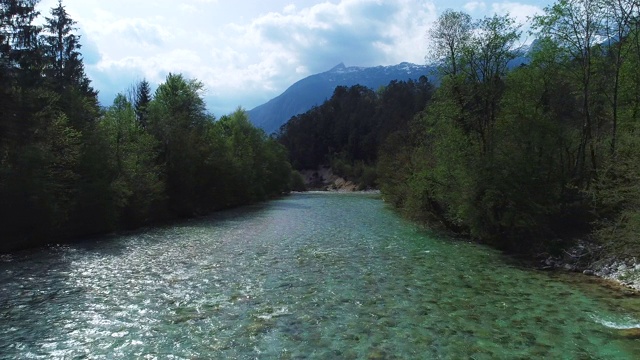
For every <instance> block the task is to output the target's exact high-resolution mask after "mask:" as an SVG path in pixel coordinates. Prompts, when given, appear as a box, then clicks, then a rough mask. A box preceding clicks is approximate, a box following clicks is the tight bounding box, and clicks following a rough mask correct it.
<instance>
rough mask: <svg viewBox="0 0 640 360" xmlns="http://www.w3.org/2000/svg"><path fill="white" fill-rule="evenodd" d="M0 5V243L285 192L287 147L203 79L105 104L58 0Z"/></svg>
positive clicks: (50, 237)
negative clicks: (217, 101) (213, 94)
mask: <svg viewBox="0 0 640 360" xmlns="http://www.w3.org/2000/svg"><path fill="white" fill-rule="evenodd" d="M36 3H37V1H35V0H6V1H4V0H3V1H2V2H1V3H0V6H1V8H0V20H1V22H0V24H2V25H1V27H0V199H1V201H0V219H1V220H0V223H1V224H2V226H0V239H2V242H1V243H0V251H8V250H11V249H17V248H22V247H27V246H33V245H38V244H42V243H46V242H51V241H58V240H64V239H70V238H74V237H79V236H82V235H87V234H94V233H103V232H107V231H112V230H117V229H123V228H133V227H137V226H141V225H144V224H148V223H150V222H154V221H160V220H167V219H171V218H175V217H184V216H192V215H194V214H203V213H206V212H209V211H212V210H216V209H221V208H227V207H232V206H237V205H241V204H246V203H251V202H255V201H260V200H264V199H267V198H269V197H271V196H274V195H278V194H281V193H282V192H285V191H288V188H289V180H290V177H291V168H290V165H289V163H288V161H287V156H286V153H285V149H284V148H283V147H282V146H281V145H279V144H278V143H277V142H275V141H274V140H271V139H269V138H268V137H267V136H266V135H265V134H264V132H263V131H261V130H258V129H256V128H254V127H253V126H252V125H251V124H250V123H249V121H248V119H247V115H246V114H245V112H244V111H243V110H241V109H239V110H238V111H236V112H235V113H233V114H231V115H229V116H223V117H222V118H221V119H219V120H218V121H216V119H215V118H214V117H213V115H210V114H209V113H207V111H206V109H205V104H204V101H203V99H202V97H201V90H202V86H203V85H202V83H200V82H199V81H197V80H190V79H186V78H184V77H183V76H181V75H176V74H169V75H168V76H167V78H166V81H165V82H164V83H163V84H161V85H160V86H159V87H158V88H157V90H156V91H155V93H153V94H152V93H151V90H150V88H149V84H148V83H147V82H146V81H142V82H140V83H139V84H137V85H136V86H135V91H131V92H130V94H129V95H128V96H124V95H118V96H117V97H116V99H115V100H114V103H113V105H111V106H109V107H108V108H106V109H102V108H100V107H99V106H98V101H97V92H96V91H95V90H94V89H92V88H91V86H90V81H89V79H88V78H87V76H86V75H85V72H84V66H83V62H82V55H81V53H80V42H79V40H80V38H79V36H78V35H76V33H75V32H76V30H77V29H76V28H74V24H75V22H74V21H73V20H72V19H70V18H69V16H68V14H67V12H66V11H65V8H64V7H63V6H62V3H59V4H58V6H57V7H56V8H54V9H52V10H51V12H50V15H49V16H48V17H45V21H44V25H42V26H39V25H35V23H36V19H37V18H38V16H39V14H38V13H37V12H36V11H35V9H34V7H35V5H36Z"/></svg>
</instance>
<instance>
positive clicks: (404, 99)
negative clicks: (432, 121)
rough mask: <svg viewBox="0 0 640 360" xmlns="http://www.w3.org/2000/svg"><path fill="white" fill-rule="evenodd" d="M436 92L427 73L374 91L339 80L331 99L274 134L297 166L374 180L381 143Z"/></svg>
mask: <svg viewBox="0 0 640 360" xmlns="http://www.w3.org/2000/svg"><path fill="white" fill-rule="evenodd" d="M432 93H433V86H432V84H431V83H429V81H428V80H427V78H426V77H424V76H423V77H421V78H420V79H419V80H417V81H413V80H408V81H392V82H391V83H389V84H388V85H387V86H384V87H381V88H380V89H378V90H377V91H373V90H371V89H369V88H366V87H364V86H360V85H356V86H352V87H346V86H338V87H337V88H336V89H335V91H334V93H333V95H332V96H331V98H330V99H328V100H327V101H325V102H324V103H323V104H322V105H320V106H316V107H314V108H312V109H311V110H309V111H307V112H306V113H303V114H300V115H297V116H294V117H292V118H291V119H290V120H289V121H288V122H287V123H285V124H284V125H282V127H281V128H280V131H279V132H278V133H277V134H276V137H277V138H278V140H279V141H280V143H281V144H283V145H284V146H285V147H286V148H287V150H288V152H289V154H290V160H291V164H292V165H293V167H294V168H296V169H298V170H303V169H317V168H318V167H320V166H330V167H331V168H332V169H333V172H334V173H336V174H337V175H340V176H342V177H344V178H346V179H347V180H352V181H354V182H356V183H359V184H360V187H361V188H362V189H364V188H370V187H375V186H376V178H377V174H376V163H377V160H378V149H379V148H380V145H381V144H382V143H383V142H384V140H385V139H386V138H387V136H388V135H389V134H391V133H393V132H395V131H397V130H399V129H404V128H406V127H407V126H408V123H409V121H410V120H411V118H412V117H413V116H414V115H415V114H416V113H417V112H418V111H420V110H422V109H423V108H424V106H425V105H426V103H427V101H428V100H429V98H430V97H431V95H432Z"/></svg>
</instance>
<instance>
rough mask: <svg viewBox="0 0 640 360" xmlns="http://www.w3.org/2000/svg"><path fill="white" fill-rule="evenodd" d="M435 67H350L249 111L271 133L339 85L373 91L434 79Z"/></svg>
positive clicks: (316, 78)
mask: <svg viewBox="0 0 640 360" xmlns="http://www.w3.org/2000/svg"><path fill="white" fill-rule="evenodd" d="M433 69H434V68H433V67H430V66H424V65H415V64H411V63H406V62H404V63H400V64H398V65H393V66H376V67H355V66H354V67H346V66H344V64H339V65H337V66H335V67H334V68H333V69H331V70H329V71H327V72H323V73H320V74H315V75H311V76H309V77H307V78H304V79H302V80H300V81H298V82H296V83H295V84H293V85H291V86H290V87H289V88H288V89H287V90H286V91H285V92H284V93H282V94H280V95H279V96H277V97H275V98H273V99H271V100H269V102H267V103H265V104H262V105H260V106H257V107H255V108H254V109H252V110H250V111H249V119H250V120H251V122H253V124H254V125H256V126H257V127H259V128H262V129H263V130H265V131H266V132H267V134H271V133H273V132H275V131H278V129H280V126H282V124H284V123H285V122H287V121H288V120H289V119H290V118H291V117H292V116H295V115H298V114H301V113H303V112H306V111H307V110H309V109H311V108H312V107H313V106H315V105H320V104H322V103H323V102H324V101H325V100H327V99H328V98H330V97H331V95H332V94H333V91H334V90H335V88H336V87H337V86H353V85H363V86H366V87H369V88H371V89H374V90H375V89H377V88H379V87H380V86H384V85H387V84H389V82H391V81H392V80H403V81H406V80H408V79H413V80H416V79H419V78H420V77H421V76H427V77H429V78H430V80H432V75H433Z"/></svg>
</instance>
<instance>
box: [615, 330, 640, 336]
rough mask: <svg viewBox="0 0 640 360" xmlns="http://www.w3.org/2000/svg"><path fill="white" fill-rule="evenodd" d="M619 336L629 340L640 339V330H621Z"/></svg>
mask: <svg viewBox="0 0 640 360" xmlns="http://www.w3.org/2000/svg"><path fill="white" fill-rule="evenodd" d="M618 334H620V335H621V336H622V337H624V338H627V339H640V328H631V329H621V330H620V331H619V332H618Z"/></svg>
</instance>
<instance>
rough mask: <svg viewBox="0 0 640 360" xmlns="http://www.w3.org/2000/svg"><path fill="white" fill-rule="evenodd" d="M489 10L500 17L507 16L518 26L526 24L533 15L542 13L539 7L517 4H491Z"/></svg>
mask: <svg viewBox="0 0 640 360" xmlns="http://www.w3.org/2000/svg"><path fill="white" fill-rule="evenodd" d="M491 10H492V11H493V12H495V13H497V14H501V15H503V14H509V15H511V17H513V18H514V19H515V20H516V22H518V23H519V24H526V23H527V22H528V21H529V18H531V17H533V16H534V15H535V14H540V13H542V8H541V7H538V6H535V5H529V4H523V3H517V2H501V3H493V4H491Z"/></svg>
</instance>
